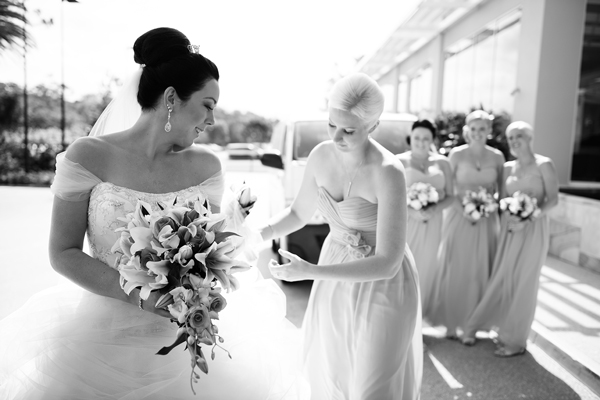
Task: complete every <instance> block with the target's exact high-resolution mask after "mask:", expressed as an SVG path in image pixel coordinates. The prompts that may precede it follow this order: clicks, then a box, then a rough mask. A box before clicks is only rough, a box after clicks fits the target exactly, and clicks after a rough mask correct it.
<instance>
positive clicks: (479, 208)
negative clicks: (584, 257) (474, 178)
mask: <svg viewBox="0 0 600 400" xmlns="http://www.w3.org/2000/svg"><path fill="white" fill-rule="evenodd" d="M462 206H463V213H464V214H465V215H467V216H469V217H471V219H472V220H473V221H475V222H477V221H479V220H480V219H481V218H487V217H489V216H490V215H491V214H493V213H494V212H496V210H498V203H497V202H496V199H494V196H493V195H492V194H491V193H489V192H488V191H487V190H485V188H483V187H479V189H478V190H477V191H473V190H467V191H466V192H465V195H464V196H463V199H462ZM475 222H473V223H475Z"/></svg>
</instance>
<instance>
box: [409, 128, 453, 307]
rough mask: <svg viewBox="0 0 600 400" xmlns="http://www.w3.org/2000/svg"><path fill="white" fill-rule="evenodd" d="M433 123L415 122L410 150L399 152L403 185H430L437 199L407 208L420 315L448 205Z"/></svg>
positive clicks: (446, 175) (447, 180) (448, 182)
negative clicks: (426, 204) (419, 294)
mask: <svg viewBox="0 0 600 400" xmlns="http://www.w3.org/2000/svg"><path fill="white" fill-rule="evenodd" d="M435 134H436V129H435V126H434V125H433V124H432V123H431V122H430V121H428V120H426V119H424V120H421V121H416V122H415V123H414V124H413V126H412V130H411V133H410V146H411V150H409V151H407V152H405V153H402V154H399V155H398V158H399V159H400V161H402V164H404V167H405V173H406V187H407V188H410V186H411V185H413V184H414V183H416V182H423V183H428V184H430V185H432V186H433V187H434V188H435V190H436V191H437V193H438V202H437V204H435V205H432V206H429V207H427V208H426V209H421V210H419V211H416V210H414V209H413V208H411V207H408V221H407V228H406V241H407V243H408V245H409V247H410V249H411V251H412V253H413V256H414V257H415V262H416V264H417V270H418V271H419V283H420V286H421V304H422V308H423V317H425V318H427V316H428V313H429V299H430V297H431V294H432V290H433V284H434V279H435V273H436V271H437V269H438V259H437V249H438V247H439V245H440V241H441V238H442V234H441V231H442V215H443V213H442V211H443V210H444V209H445V208H447V207H448V206H449V205H451V204H452V201H453V196H452V194H453V187H452V166H451V165H450V162H449V161H448V159H447V158H446V157H444V156H442V155H439V154H437V153H436V152H434V151H432V150H433V149H434V147H433V141H434V139H435Z"/></svg>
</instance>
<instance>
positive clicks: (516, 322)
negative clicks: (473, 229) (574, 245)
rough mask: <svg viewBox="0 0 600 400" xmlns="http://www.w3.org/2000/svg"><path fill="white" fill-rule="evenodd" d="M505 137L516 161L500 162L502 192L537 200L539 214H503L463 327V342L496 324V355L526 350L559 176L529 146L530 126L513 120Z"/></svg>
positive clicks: (531, 133) (551, 163) (546, 161)
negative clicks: (486, 272) (487, 269)
mask: <svg viewBox="0 0 600 400" xmlns="http://www.w3.org/2000/svg"><path fill="white" fill-rule="evenodd" d="M506 138H507V139H508V144H509V146H510V151H511V153H512V154H513V155H514V156H515V157H516V160H514V161H509V162H507V163H506V164H504V177H503V186H502V189H501V192H500V194H501V196H502V197H506V196H512V195H513V193H515V192H516V191H521V192H525V193H527V194H529V195H530V196H532V197H535V198H536V199H537V204H538V206H539V207H540V210H541V215H540V216H538V217H537V218H534V219H532V220H526V221H524V222H521V221H520V220H519V219H518V218H516V217H514V216H511V215H509V214H507V213H503V214H502V216H501V233H500V243H499V246H498V253H497V254H496V258H495V259H494V268H493V270H492V271H493V274H492V277H491V279H490V282H489V284H488V286H487V289H486V291H485V294H484V296H483V298H482V300H481V302H480V303H479V304H478V305H477V308H476V309H475V311H474V312H473V314H471V316H470V318H469V320H468V322H467V324H466V326H465V338H464V340H467V339H470V340H474V338H475V332H476V331H477V330H478V329H486V330H487V329H490V328H492V327H495V330H497V332H498V340H497V343H498V349H497V350H496V352H495V353H494V354H495V355H497V356H499V357H511V356H516V355H520V354H524V353H525V343H526V341H527V336H528V335H529V329H530V328H531V323H532V322H533V316H534V313H535V308H536V303H537V292H538V286H539V277H540V270H541V268H542V265H543V263H544V261H545V259H546V253H547V252H548V243H549V236H548V235H549V231H548V229H549V228H548V217H547V216H546V213H547V212H548V210H550V209H551V208H552V207H554V206H555V205H556V204H557V203H558V178H557V175H556V170H555V169H554V164H553V162H552V160H551V159H550V158H548V157H544V156H541V155H539V154H535V153H534V152H533V149H532V142H533V129H532V128H531V126H530V125H529V124H527V123H525V122H522V121H517V122H513V123H512V124H510V125H509V126H508V127H507V128H506Z"/></svg>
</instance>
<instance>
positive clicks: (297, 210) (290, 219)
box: [259, 145, 326, 241]
mask: <svg viewBox="0 0 600 400" xmlns="http://www.w3.org/2000/svg"><path fill="white" fill-rule="evenodd" d="M324 150H326V149H325V148H324V147H323V145H319V146H317V147H315V149H313V151H312V152H311V153H310V155H309V156H308V159H307V161H306V169H305V171H304V177H303V178H302V184H301V186H300V190H299V191H298V194H297V195H296V198H295V199H294V201H293V202H292V204H291V205H290V206H289V207H287V208H286V209H284V210H283V211H281V212H280V213H279V214H277V215H275V216H274V217H272V218H271V219H270V220H269V223H268V225H266V226H264V227H262V228H261V229H259V233H260V235H261V237H262V238H263V240H265V241H267V240H271V239H276V238H278V237H282V236H286V235H289V234H290V233H292V232H295V231H297V230H298V229H301V228H302V227H304V225H306V224H307V223H308V221H310V219H311V218H312V216H313V214H314V213H315V210H316V209H317V195H318V186H317V181H316V180H315V170H318V169H319V168H318V166H319V165H320V160H321V159H322V157H323V154H322V153H323V152H324Z"/></svg>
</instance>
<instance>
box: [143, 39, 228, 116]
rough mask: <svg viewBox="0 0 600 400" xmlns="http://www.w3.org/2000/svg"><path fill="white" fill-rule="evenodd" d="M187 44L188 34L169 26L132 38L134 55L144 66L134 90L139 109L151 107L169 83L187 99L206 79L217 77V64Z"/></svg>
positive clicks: (180, 96)
mask: <svg viewBox="0 0 600 400" xmlns="http://www.w3.org/2000/svg"><path fill="white" fill-rule="evenodd" d="M188 45H190V41H189V40H188V38H187V37H186V36H185V35H184V34H183V33H181V32H179V31H178V30H177V29H172V28H156V29H152V30H151V31H148V32H146V33H144V34H143V35H142V36H140V37H139V38H138V39H137V40H136V41H135V43H134V45H133V52H134V56H133V59H134V60H135V62H136V63H138V64H141V65H142V67H143V68H144V69H143V72H142V76H141V78H140V86H139V89H138V94H137V100H138V103H139V104H140V106H142V110H144V111H146V110H151V109H154V108H155V106H156V102H157V100H158V98H159V97H160V96H161V95H162V94H163V93H164V91H165V89H167V88H168V87H169V86H173V88H175V91H176V92H177V96H179V98H180V99H181V100H182V101H187V100H189V99H190V97H191V96H192V94H194V93H195V92H197V91H198V90H200V89H202V88H203V87H204V85H205V84H206V82H208V81H210V80H211V79H215V80H217V81H218V80H219V70H218V69H217V66H216V65H215V64H214V63H213V62H212V61H210V60H209V59H208V58H206V57H204V56H203V55H201V54H199V53H197V52H192V51H190V50H189V48H188Z"/></svg>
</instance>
